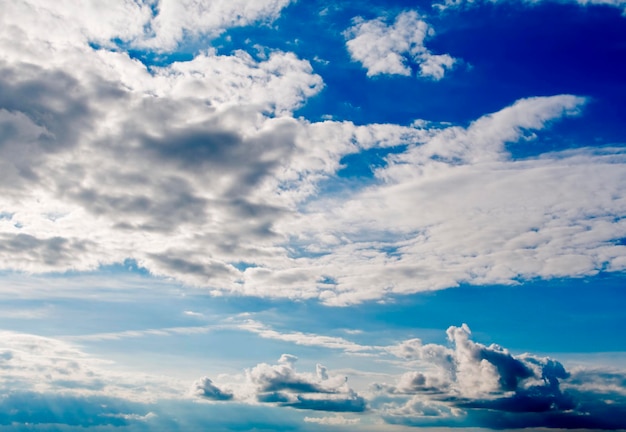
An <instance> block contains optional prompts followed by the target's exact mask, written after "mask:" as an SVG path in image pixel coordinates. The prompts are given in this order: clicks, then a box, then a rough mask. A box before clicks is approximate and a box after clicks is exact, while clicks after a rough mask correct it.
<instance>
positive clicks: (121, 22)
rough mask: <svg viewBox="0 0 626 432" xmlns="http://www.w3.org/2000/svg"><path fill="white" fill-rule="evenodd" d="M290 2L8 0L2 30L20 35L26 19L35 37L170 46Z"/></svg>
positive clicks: (257, 19) (272, 14)
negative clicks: (36, 28)
mask: <svg viewBox="0 0 626 432" xmlns="http://www.w3.org/2000/svg"><path fill="white" fill-rule="evenodd" d="M290 3H291V0H259V1H255V2H253V3H250V2H246V1H243V0H235V1H228V2H216V1H212V2H205V1H198V0H184V1H172V0H155V1H126V0H114V1H110V2H107V3H106V5H105V4H103V3H102V2H98V1H96V0H88V1H84V2H80V4H78V5H75V4H73V3H71V2H56V3H54V4H52V3H49V2H46V1H41V0H18V1H15V2H11V4H10V5H7V9H6V12H7V13H6V14H4V16H3V18H4V19H5V20H6V21H4V22H3V24H4V29H3V32H4V33H5V34H12V35H14V36H15V35H20V34H22V33H21V30H22V29H20V27H19V26H20V25H26V26H29V27H31V28H34V27H38V28H39V31H40V32H38V33H37V42H44V41H52V42H60V43H69V44H76V43H80V42H83V41H89V42H92V43H97V44H100V45H104V46H110V47H114V46H115V45H116V43H115V42H114V41H121V42H123V43H125V44H129V45H130V46H134V47H136V48H143V49H152V50H157V51H171V50H173V49H175V48H176V47H177V45H178V44H180V43H184V42H186V41H187V42H188V41H189V39H191V40H193V39H197V38H199V37H201V36H204V37H208V38H215V37H216V36H219V35H220V34H221V33H222V32H224V31H225V30H226V29H229V28H233V27H243V26H246V25H250V24H253V23H266V24H269V23H271V22H272V21H274V20H275V19H276V18H278V16H279V15H280V12H281V11H282V10H283V9H284V8H285V7H286V6H288V5H289V4H290ZM0 19H1V18H0ZM12 19H13V20H12ZM29 36H30V35H29ZM28 42H29V41H28V40H26V41H20V42H18V43H23V44H25V45H27V44H28ZM14 49H15V48H13V49H12V50H11V51H13V50H14Z"/></svg>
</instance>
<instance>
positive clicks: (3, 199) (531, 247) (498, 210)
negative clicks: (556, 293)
mask: <svg viewBox="0 0 626 432" xmlns="http://www.w3.org/2000/svg"><path fill="white" fill-rule="evenodd" d="M33 1H34V0H33ZM287 3H288V2H261V3H259V4H258V5H257V3H255V5H257V6H258V7H257V6H255V7H252V6H250V8H244V9H245V10H244V12H245V13H244V14H243V15H241V17H240V18H241V22H240V21H238V20H236V19H234V18H233V19H230V18H229V19H226V21H224V22H225V23H226V24H224V23H222V21H220V22H219V23H217V24H215V23H214V24H211V23H210V22H209V21H210V20H209V21H207V22H205V24H202V25H206V26H209V27H211V29H219V28H223V27H224V28H225V26H230V25H240V24H241V25H244V24H245V23H249V22H252V21H255V20H266V19H270V20H271V19H273V18H272V17H275V16H276V14H278V13H279V11H280V10H281V8H282V7H285V6H286V5H287ZM211 4H212V5H213V3H211ZM237 4H238V3H237ZM219 5H221V3H219ZM36 6H37V4H36V3H34V2H30V1H29V2H27V1H18V2H12V3H11V5H10V7H8V8H7V10H6V13H5V14H3V17H2V18H1V19H2V20H3V22H2V24H3V25H2V26H0V28H1V30H0V48H2V50H3V52H4V53H5V55H4V57H3V60H2V62H1V63H0V125H1V127H0V156H1V158H0V192H1V194H0V214H2V217H1V218H0V263H2V264H1V267H2V269H3V270H8V271H20V272H27V273H47V272H66V271H91V270H96V269H98V268H100V267H101V266H106V265H110V264H115V263H123V262H126V260H129V259H130V260H134V262H136V263H137V264H138V265H139V266H140V267H142V268H144V269H146V270H147V271H149V272H150V273H151V274H152V275H154V276H158V277H164V278H168V279H173V280H176V281H178V282H180V283H183V284H186V285H188V286H196V287H201V288H203V289H206V290H207V291H208V292H211V293H213V294H216V295H217V294H220V295H221V294H236V295H250V296H262V297H287V298H294V299H295V298H300V299H310V298H316V299H319V300H320V301H322V302H324V303H326V304H330V305H337V306H342V305H347V304H354V303H359V302H363V301H368V300H376V299H381V298H385V297H387V296H390V295H398V294H409V293H415V292H421V291H428V290H435V289H443V288H449V287H454V286H457V285H459V284H463V283H470V284H511V283H517V282H518V281H520V280H525V279H532V278H537V277H540V278H554V277H571V276H573V277H576V276H582V275H592V274H595V273H597V272H599V271H621V270H623V269H624V266H625V265H626V248H625V247H624V246H623V244H622V242H621V240H620V239H622V238H624V237H625V236H626V226H625V225H624V221H623V219H622V217H621V216H622V215H623V214H624V213H625V212H626V208H625V202H626V201H625V197H624V191H625V190H626V187H625V186H626V185H624V178H625V177H624V175H623V174H624V172H625V160H624V151H623V148H622V147H614V148H612V147H603V148H597V147H585V144H587V143H580V146H578V147H577V149H576V150H568V151H561V152H554V153H546V154H540V155H538V156H536V157H529V158H526V159H516V158H513V157H512V156H511V152H510V149H511V148H512V147H513V146H533V143H534V141H535V140H536V137H537V136H538V135H541V134H543V133H547V132H546V131H548V130H549V128H550V126H551V124H552V123H553V122H556V121H559V120H564V119H566V118H571V117H576V116H579V115H584V112H583V107H584V105H585V103H586V99H585V98H584V97H581V96H574V95H566V94H563V95H554V96H546V97H531V98H525V99H520V100H518V101H516V102H514V103H513V104H512V105H510V106H508V107H504V108H502V109H501V110H500V111H497V112H494V113H491V114H485V115H484V116H482V117H479V118H478V119H476V120H475V121H473V122H471V123H470V124H469V125H450V124H439V123H437V124H435V123H430V122H428V121H417V120H416V121H415V122H414V123H413V124H411V125H408V126H401V125H395V124H365V125H355V124H353V123H351V122H348V121H344V122H335V121H325V122H310V121H307V120H305V119H303V118H296V117H294V115H293V113H294V112H295V111H296V110H297V109H299V108H300V107H302V106H303V105H304V104H305V103H306V102H307V100H308V99H309V98H312V97H314V96H315V95H317V94H319V92H320V91H322V89H323V88H324V82H323V80H322V78H321V76H320V75H318V74H316V73H315V71H314V69H313V67H312V66H311V64H310V63H309V62H308V61H307V60H305V59H301V58H298V57H297V56H296V55H294V54H293V53H290V52H281V51H272V52H270V53H269V54H268V56H267V57H266V58H263V59H259V58H255V57H253V56H252V55H251V54H249V53H246V52H244V51H233V52H231V53H229V54H223V53H218V52H217V51H216V50H214V49H206V50H200V51H198V52H197V53H195V55H194V57H193V58H192V59H191V60H189V61H171V62H169V63H168V62H166V64H164V65H160V66H157V65H154V64H153V65H146V64H143V63H141V62H140V61H139V60H137V58H132V57H131V56H130V55H129V54H128V53H127V52H126V51H124V49H122V48H120V47H119V46H117V45H115V44H114V43H113V42H112V41H114V40H118V39H120V40H123V41H127V43H137V44H138V43H140V42H141V41H144V42H146V41H148V40H152V41H156V40H162V41H164V42H162V44H161V45H162V48H163V49H166V47H167V46H170V45H171V44H173V43H174V41H177V42H176V43H178V40H179V37H178V36H177V35H178V34H179V33H180V32H179V31H178V30H172V29H175V28H184V29H186V30H184V31H183V34H187V33H188V34H195V33H194V31H196V33H198V34H200V33H202V34H204V33H207V32H208V33H210V32H211V31H213V30H211V29H209V27H206V28H205V27H202V28H200V27H198V28H196V27H197V26H200V24H198V23H196V21H194V20H195V18H193V19H192V18H190V17H187V18H185V17H182V15H180V14H182V13H183V12H181V11H178V9H176V7H175V5H173V4H172V5H170V4H169V3H159V7H157V8H156V9H154V8H150V7H148V6H146V5H143V6H142V5H139V4H136V3H132V4H131V3H128V2H117V3H115V2H114V4H113V5H112V6H111V8H110V9H108V10H107V12H106V13H103V14H98V10H99V9H97V8H96V5H95V4H93V5H92V4H91V3H85V5H84V8H85V9H84V10H83V12H81V13H84V15H85V16H84V20H83V21H81V22H78V21H76V20H73V19H70V18H69V17H68V13H69V12H68V11H66V10H65V6H59V10H58V11H56V10H52V9H51V8H50V7H49V5H48V6H45V5H43V6H41V7H36ZM191 6H193V7H191V9H190V10H195V9H194V8H198V7H200V5H199V4H196V3H194V4H193V5H191ZM217 7H224V8H228V7H230V6H218V4H217V3H216V4H215V5H213V6H211V8H217ZM211 8H209V9H207V10H203V11H200V12H197V14H200V15H202V14H204V13H207V14H211V13H212V12H211V11H212V9H211ZM81 10H82V9H81ZM53 12H54V13H53ZM226 12H227V11H226ZM226 12H225V15H224V16H230V15H229V14H228V13H226ZM185 13H187V12H185ZM190 13H191V12H190ZM194 13H196V12H194ZM197 14H196V15H197ZM196 15H194V17H195V16H196ZM166 16H169V17H170V18H168V19H167V20H169V21H167V20H166V18H165V17H166ZM96 17H97V18H98V20H99V21H101V23H100V24H99V25H94V26H86V25H85V23H89V22H91V21H93V20H95V19H96ZM159 17H162V18H159ZM128 20H130V21H129V22H127V21H128ZM146 20H147V21H146ZM157 20H160V21H158V22H162V23H163V24H159V25H157V24H154V27H155V28H157V30H154V31H155V33H154V35H152V36H150V37H151V38H152V39H145V37H144V36H142V35H143V33H141V32H145V31H147V30H146V28H147V27H145V25H144V24H145V23H146V22H152V21H157ZM65 21H67V22H68V23H71V25H69V24H68V25H61V23H63V22H65ZM166 21H167V22H171V23H173V24H167V25H166V24H164V23H165V22H166ZM135 22H137V23H143V24H141V25H139V24H137V25H135V24H132V23H135ZM203 22H204V21H203ZM255 22H256V21H255ZM159 26H161V27H159ZM168 26H169V27H168ZM181 26H182V27H181ZM194 26H196V27H194ZM164 28H169V29H170V30H168V31H165V30H163V29H164ZM44 29H45V30H46V31H48V30H49V31H48V33H45V37H44V33H43V30H44ZM158 29H161V30H158ZM193 29H196V30H193ZM216 31H217V30H216ZM350 31H351V33H350V34H352V35H353V38H352V39H350V41H349V42H348V44H349V46H355V47H356V46H358V45H359V44H360V43H361V42H359V41H363V40H365V39H363V40H362V39H359V38H360V37H363V38H366V39H367V37H369V36H367V35H378V34H379V33H380V35H379V36H381V38H380V41H381V43H383V42H384V44H385V47H379V48H380V49H378V48H377V49H376V50H372V51H371V53H375V54H376V56H379V54H380V55H383V54H385V53H386V54H385V55H387V54H388V55H389V58H390V59H392V60H390V61H385V62H383V63H380V65H379V66H374V65H375V64H378V63H376V62H375V60H376V59H371V61H372V62H373V63H371V65H372V66H371V67H372V68H373V69H371V70H372V71H374V70H380V71H381V72H382V71H383V70H384V71H386V72H385V73H390V72H389V71H390V70H391V69H385V68H387V67H388V66H389V65H395V66H393V68H392V69H393V70H395V71H396V72H394V73H405V72H406V71H407V70H408V69H407V67H408V66H407V65H406V64H405V63H403V61H404V60H403V56H405V55H411V56H417V57H418V58H419V59H421V60H419V61H421V62H422V63H420V65H421V67H426V66H425V65H426V64H427V62H426V60H425V59H427V58H429V56H431V54H430V52H429V51H428V50H426V49H425V48H424V47H423V41H424V40H425V38H426V37H427V35H428V33H429V27H428V25H427V24H426V23H424V22H423V21H422V20H421V18H420V17H419V16H418V15H416V14H415V13H413V12H405V13H403V14H400V15H399V16H398V17H397V19H396V21H395V23H394V24H391V25H387V24H385V23H384V22H383V21H381V20H374V21H363V22H361V23H357V24H355V26H354V27H353V28H352V30H350ZM377 32H378V33H377ZM208 33H207V34H208ZM16 35H19V37H16ZM159 35H162V36H159ZM207 37H209V36H207ZM351 37H352V36H351ZM142 38H143V39H142ZM159 38H161V39H159ZM44 39H45V41H44ZM376 40H379V38H377V39H376ZM16 41H17V42H16ZM107 41H108V42H107ZM142 43H143V42H142ZM146 43H147V42H146ZM155 43H156V42H155ZM112 44H113V45H112ZM168 44H169V45H168ZM351 44H352V45H351ZM355 44H356V45H355ZM114 45H115V46H114ZM145 49H151V50H157V48H156V47H152V48H149V47H147V48H145ZM355 49H356V48H355ZM154 52H156V51H154ZM394 59H395V60H394ZM363 61H366V62H369V61H370V59H368V60H363ZM364 64H365V63H364ZM367 64H370V63H367ZM384 65H387V66H384ZM366 66H367V65H366ZM367 67H368V68H369V67H370V66H367ZM389 67H391V66H389ZM375 68H382V69H375ZM423 71H424V70H423ZM424 73H427V74H428V73H429V72H424ZM433 76H434V77H436V76H438V75H437V74H435V75H433ZM569 121H575V120H569ZM372 149H385V150H389V151H390V152H391V153H390V154H388V155H387V156H386V157H384V160H383V163H382V164H380V165H378V166H377V167H376V168H374V169H373V174H372V178H371V179H369V180H370V181H368V182H366V183H363V184H362V185H360V186H359V185H357V186H355V187H342V186H341V185H342V183H341V174H340V172H341V170H342V169H343V168H345V167H344V165H342V161H343V160H344V159H343V158H344V157H345V156H347V155H358V154H364V153H365V152H367V151H369V150H372ZM333 182H336V183H337V184H338V185H340V186H339V187H338V188H337V190H335V191H328V190H327V189H325V188H324V185H327V184H329V183H333ZM242 263H244V264H245V265H242Z"/></svg>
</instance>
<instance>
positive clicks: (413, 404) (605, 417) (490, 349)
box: [373, 324, 626, 430]
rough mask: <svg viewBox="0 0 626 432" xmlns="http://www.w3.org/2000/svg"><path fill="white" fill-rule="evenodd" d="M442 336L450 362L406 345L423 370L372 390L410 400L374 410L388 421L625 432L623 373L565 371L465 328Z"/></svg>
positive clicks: (399, 348) (401, 350)
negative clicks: (447, 343)
mask: <svg viewBox="0 0 626 432" xmlns="http://www.w3.org/2000/svg"><path fill="white" fill-rule="evenodd" d="M447 334H448V339H449V340H450V342H451V343H452V344H453V347H452V348H445V347H441V349H442V350H445V351H447V352H448V355H449V357H450V358H451V359H452V360H451V362H450V363H447V364H446V366H443V365H444V364H442V363H441V361H439V360H438V357H432V358H430V359H429V357H428V356H425V355H424V354H423V353H422V351H426V352H427V351H432V348H431V347H429V346H428V345H423V346H422V345H421V344H420V343H419V341H417V340H412V341H408V342H410V345H411V346H412V350H410V351H411V356H410V357H409V358H410V359H413V360H412V361H413V362H415V361H416V360H418V361H417V363H414V364H418V365H421V366H422V368H425V369H426V370H427V372H419V371H413V372H408V373H406V374H404V375H402V376H401V377H400V378H399V380H398V382H397V384H396V385H387V384H383V385H381V384H377V385H374V387H373V388H374V390H376V391H378V392H384V393H387V394H391V395H396V396H395V397H398V395H403V394H409V395H413V396H411V398H410V399H409V400H402V399H400V402H391V403H384V404H383V405H382V406H381V407H380V412H381V415H382V416H383V418H385V419H386V420H387V421H388V422H390V423H394V424H405V425H412V426H463V427H470V426H472V427H476V426H478V427H487V428H492V429H508V428H512V429H516V428H529V427H550V428H563V429H597V430H600V429H603V430H604V429H606V430H613V429H623V428H626V421H625V420H623V419H624V418H625V417H624V415H623V414H624V412H625V410H626V394H624V392H623V387H619V386H621V385H622V384H623V382H624V374H623V373H621V372H620V373H617V372H612V373H611V372H607V371H604V372H598V371H589V370H587V371H584V372H583V370H578V371H576V373H570V372H568V371H567V370H566V369H565V367H564V366H563V364H561V363H560V362H558V361H556V360H554V359H550V358H541V357H537V356H533V355H530V354H523V355H517V356H516V355H513V354H511V353H510V352H509V351H507V350H506V349H504V348H502V347H500V346H498V345H495V344H494V345H490V346H486V345H483V344H480V343H477V342H474V341H472V340H471V339H470V334H471V333H470V330H469V327H467V326H466V325H465V324H464V325H463V326H462V327H450V328H449V329H448V332H447ZM403 345H405V346H403ZM406 345H407V343H405V344H400V345H398V346H397V347H395V348H393V347H392V349H391V352H394V351H395V352H396V353H398V354H403V353H406V352H407V349H406ZM405 358H406V356H405ZM439 358H440V357H439ZM616 387H617V388H621V390H616ZM375 405H376V404H375Z"/></svg>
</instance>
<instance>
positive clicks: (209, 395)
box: [191, 377, 233, 401]
mask: <svg viewBox="0 0 626 432" xmlns="http://www.w3.org/2000/svg"><path fill="white" fill-rule="evenodd" d="M191 391H192V393H193V395H194V396H199V397H202V398H206V399H209V400H216V401H227V400H230V399H232V398H233V394H232V393H231V392H230V391H228V390H222V389H220V388H218V387H216V386H215V385H214V384H213V381H211V380H210V379H209V378H208V377H202V378H200V379H199V380H198V381H196V382H194V383H193V386H192V388H191Z"/></svg>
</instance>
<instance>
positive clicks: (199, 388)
mask: <svg viewBox="0 0 626 432" xmlns="http://www.w3.org/2000/svg"><path fill="white" fill-rule="evenodd" d="M297 360H298V358H297V357H295V356H293V355H289V354H283V355H282V356H281V357H280V359H279V360H278V363H277V364H274V365H270V364H267V363H259V364H258V365H256V366H255V367H253V368H251V369H248V370H246V374H245V383H244V384H243V385H241V386H239V388H238V389H237V390H235V392H234V397H235V399H237V400H242V401H249V402H260V403H268V404H273V405H277V406H280V407H291V408H296V409H305V410H314V411H330V412H362V411H365V410H366V403H365V400H364V399H363V398H362V397H361V396H359V395H358V394H357V393H356V392H355V391H354V390H352V389H351V388H350V387H349V386H348V384H347V378H346V377H344V376H340V375H331V374H329V373H328V371H327V369H326V368H325V367H324V366H322V365H320V364H318V365H317V366H316V373H315V374H311V373H301V372H297V371H296V369H295V363H296V361H297ZM207 389H208V390H207ZM192 391H193V393H194V394H196V395H197V396H199V397H202V398H208V399H212V400H222V401H225V400H230V399H232V398H233V393H231V392H230V390H225V389H222V388H220V387H217V386H216V385H214V384H213V382H212V381H211V380H210V379H208V378H206V377H204V378H202V379H201V380H199V381H197V382H196V383H194V385H193V388H192Z"/></svg>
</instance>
